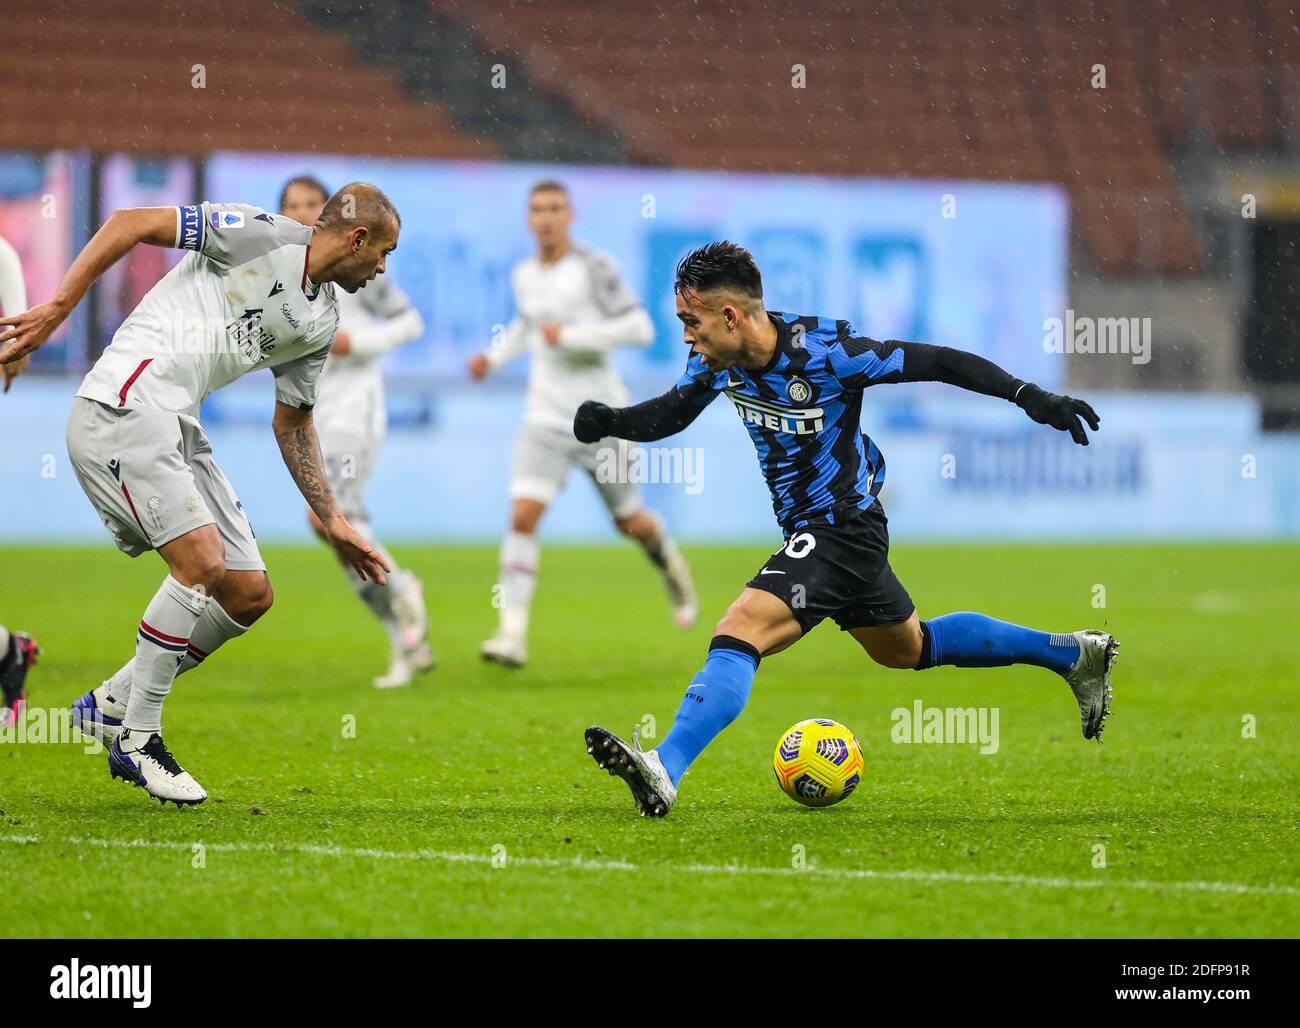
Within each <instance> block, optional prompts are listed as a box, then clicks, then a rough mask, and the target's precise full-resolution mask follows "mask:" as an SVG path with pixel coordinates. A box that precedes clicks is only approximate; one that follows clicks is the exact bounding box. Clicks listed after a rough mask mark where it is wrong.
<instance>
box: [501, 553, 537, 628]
mask: <svg viewBox="0 0 1300 1028" xmlns="http://www.w3.org/2000/svg"><path fill="white" fill-rule="evenodd" d="M538 558H539V553H538V545H537V536H536V535H530V534H527V533H524V532H508V533H507V534H506V537H505V539H503V540H502V541H501V578H500V582H499V585H500V586H501V631H502V633H503V634H505V635H509V636H512V637H514V638H520V639H522V638H523V637H524V636H525V635H527V634H528V608H529V607H530V606H531V604H532V602H533V589H534V588H535V587H536V585H537V565H538Z"/></svg>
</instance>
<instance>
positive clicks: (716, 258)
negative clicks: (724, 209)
mask: <svg viewBox="0 0 1300 1028" xmlns="http://www.w3.org/2000/svg"><path fill="white" fill-rule="evenodd" d="M712 289H734V290H736V291H737V292H739V293H743V294H744V295H745V296H747V297H749V298H750V299H753V300H761V299H762V298H763V276H762V275H761V274H760V273H759V270H758V265H757V264H755V263H754V255H753V254H751V253H750V252H749V251H748V250H746V249H745V248H744V247H743V246H737V245H736V244H735V243H732V242H728V241H727V240H725V239H722V240H719V241H718V242H716V243H709V245H708V246H701V247H700V248H699V249H697V250H692V251H691V252H690V253H688V254H687V255H686V256H685V257H683V258H682V259H681V261H680V262H678V264H677V280H676V282H675V283H674V284H673V290H674V291H675V292H678V293H681V294H682V295H683V296H685V295H686V294H688V293H707V292H709V291H710V290H712Z"/></svg>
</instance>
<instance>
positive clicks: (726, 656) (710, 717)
mask: <svg viewBox="0 0 1300 1028" xmlns="http://www.w3.org/2000/svg"><path fill="white" fill-rule="evenodd" d="M758 660H759V657H758V650H756V649H754V647H752V646H751V645H749V643H747V642H744V641H742V640H740V639H733V638H732V637H731V636H729V635H718V636H714V639H713V641H712V642H711V643H709V656H708V659H707V660H706V661H705V662H704V667H703V668H702V669H701V670H700V671H698V672H697V673H696V675H695V677H694V678H692V679H691V684H690V687H689V688H687V690H686V695H685V696H684V697H683V698H682V705H681V706H680V707H678V708H677V716H676V717H675V718H674V719H673V727H672V728H671V729H670V730H669V732H668V734H667V735H666V736H664V741H663V742H661V743H660V744H659V745H658V746H656V747H655V752H656V753H658V754H659V759H660V760H662V761H663V762H664V767H665V768H666V769H667V771H668V777H669V778H671V779H672V780H673V785H676V784H677V783H678V782H680V781H681V780H682V775H684V774H685V773H686V769H687V768H688V767H690V766H691V762H692V761H694V760H695V758H696V757H698V756H699V755H700V754H701V753H702V752H704V747H706V746H707V745H708V744H709V743H711V742H712V741H713V740H714V739H715V738H717V736H718V733H719V732H721V731H722V730H723V729H724V728H726V727H727V725H729V724H731V722H733V721H735V720H736V718H737V717H738V716H739V714H740V712H741V711H742V710H744V709H745V703H746V701H748V699H749V689H750V686H751V685H753V684H754V672H756V671H757V670H758Z"/></svg>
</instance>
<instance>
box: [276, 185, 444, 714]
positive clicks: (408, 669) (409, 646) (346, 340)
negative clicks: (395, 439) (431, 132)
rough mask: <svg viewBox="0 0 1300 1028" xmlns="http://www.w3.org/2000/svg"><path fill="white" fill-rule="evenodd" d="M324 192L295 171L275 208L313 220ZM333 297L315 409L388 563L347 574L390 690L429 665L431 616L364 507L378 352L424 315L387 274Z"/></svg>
mask: <svg viewBox="0 0 1300 1028" xmlns="http://www.w3.org/2000/svg"><path fill="white" fill-rule="evenodd" d="M328 199H329V193H328V192H326V190H325V187H324V186H323V185H321V183H320V182H318V181H317V180H316V179H314V178H312V177H310V176H309V175H300V176H298V177H297V178H293V179H290V180H289V181H288V182H286V183H285V185H284V188H283V189H282V190H281V191H280V213H281V214H283V215H285V216H286V217H289V218H292V219H293V220H294V221H297V222H300V223H301V224H303V225H314V224H315V223H316V219H317V218H319V217H320V212H321V208H322V207H324V206H325V201H326V200H328ZM338 299H339V330H338V334H337V335H336V336H335V337H334V347H333V349H332V350H331V351H330V357H329V360H327V361H326V362H325V369H324V371H322V372H321V380H320V393H319V395H318V396H317V397H316V408H315V410H314V411H313V412H312V413H313V417H314V419H315V422H316V434H317V435H318V436H319V437H320V446H321V453H322V455H323V456H324V458H325V470H326V472H327V473H328V475H329V480H330V486H331V488H333V490H334V495H335V497H336V498H337V500H338V504H339V510H340V511H342V512H343V514H344V516H345V517H346V518H347V519H348V521H349V522H351V524H352V527H353V528H355V529H356V530H357V531H358V532H360V533H361V535H363V536H364V537H365V538H366V539H368V540H369V541H370V545H371V546H373V547H374V548H375V550H376V551H377V552H378V553H380V554H382V555H383V557H384V560H385V561H386V562H387V563H388V564H389V565H390V566H391V568H392V571H390V572H389V574H388V581H387V582H375V581H366V580H363V579H360V578H358V577H357V576H356V575H352V574H348V573H347V569H346V567H345V568H344V577H346V578H347V580H348V582H349V583H350V584H351V586H352V588H353V589H354V590H355V591H356V594H357V596H359V597H360V598H361V602H362V603H364V604H365V605H366V607H368V608H369V609H370V612H371V613H372V614H374V615H375V617H376V618H378V619H379V623H380V624H381V625H383V628H384V632H385V633H386V634H387V636H388V644H389V650H390V656H389V661H388V671H387V672H386V673H385V674H383V675H381V676H380V677H379V678H376V679H375V680H374V684H375V686H376V687H377V688H380V689H391V688H395V687H397V686H402V685H407V684H409V683H410V681H411V679H412V678H413V677H414V676H415V675H417V674H419V673H420V672H422V671H428V670H429V669H430V668H432V667H433V664H434V658H433V652H432V650H430V648H429V644H428V642H427V641H426V636H427V635H428V629H429V622H428V618H427V616H426V615H425V609H424V588H423V586H422V585H421V583H420V580H419V579H418V578H416V577H415V574H414V573H413V572H411V571H406V570H403V569H401V568H399V567H398V566H397V562H396V561H395V560H394V559H393V556H392V554H390V553H389V552H388V550H387V549H386V548H385V547H384V544H383V543H381V542H380V541H379V540H378V538H376V536H375V533H374V529H372V528H371V526H370V515H369V514H368V513H367V511H366V507H365V491H366V485H367V483H368V482H369V481H370V475H371V472H372V471H373V470H374V466H375V459H376V457H377V456H378V454H379V448H380V446H381V445H382V444H383V441H384V433H385V432H386V431H387V430H388V411H387V408H386V407H385V405H384V375H383V371H382V369H381V368H380V366H379V358H380V357H382V356H383V355H384V354H386V353H387V352H388V351H389V350H395V349H397V347H399V346H403V345H405V344H406V343H409V342H412V341H413V340H416V339H419V338H420V334H421V333H422V332H423V331H424V321H423V320H422V319H421V318H420V312H419V311H417V310H416V309H415V308H414V307H413V306H412V305H411V301H410V300H408V299H407V297H406V294H405V293H403V292H402V291H401V289H399V288H398V287H397V286H395V285H393V284H392V283H391V282H389V281H388V280H387V279H386V278H381V279H376V280H375V281H374V282H371V283H370V284H369V285H365V286H362V288H361V289H359V290H357V291H356V292H355V293H346V292H344V293H340V294H339V298H338ZM307 519H308V520H309V521H310V522H311V527H312V529H313V531H315V533H316V534H317V535H318V536H320V537H321V539H324V538H325V535H324V533H323V532H322V530H321V524H320V519H319V518H317V517H316V515H315V513H313V512H312V510H311V509H310V508H309V509H308V511H307Z"/></svg>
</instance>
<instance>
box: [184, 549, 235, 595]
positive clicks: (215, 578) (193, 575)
mask: <svg viewBox="0 0 1300 1028" xmlns="http://www.w3.org/2000/svg"><path fill="white" fill-rule="evenodd" d="M172 577H173V578H175V579H177V580H178V581H180V582H181V584H182V585H188V586H189V587H190V588H191V589H197V590H198V591H200V592H203V593H206V594H207V595H208V596H215V595H216V594H217V590H219V589H220V588H221V584H222V582H223V581H224V580H225V577H226V559H225V553H224V552H223V551H222V548H221V546H220V545H217V546H210V547H209V546H201V547H197V548H195V549H194V550H193V552H191V553H189V554H187V555H186V557H185V559H183V560H182V561H180V562H179V566H178V567H173V568H172Z"/></svg>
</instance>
